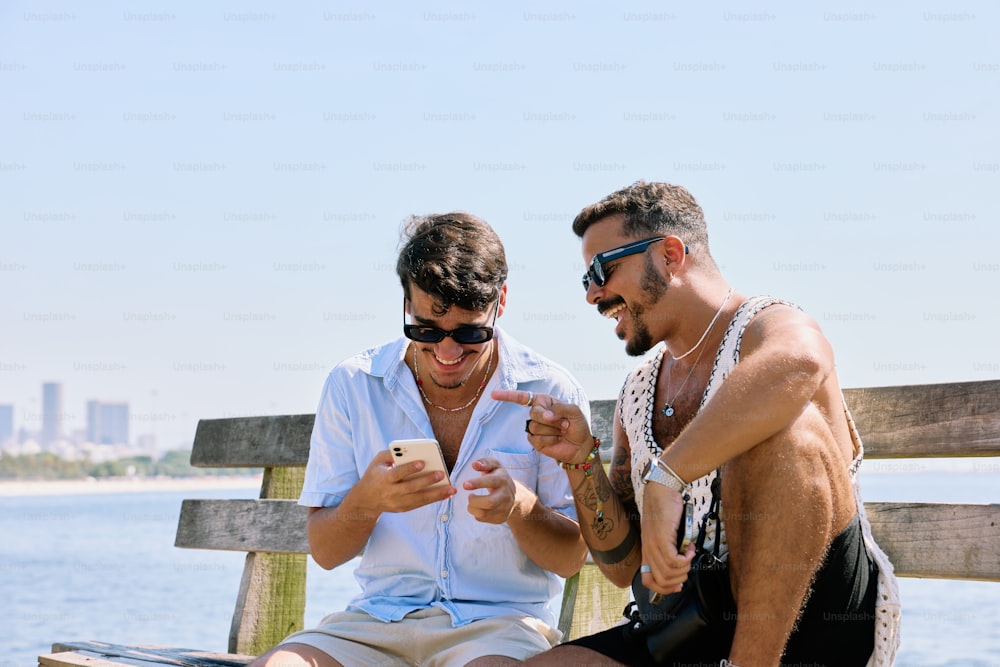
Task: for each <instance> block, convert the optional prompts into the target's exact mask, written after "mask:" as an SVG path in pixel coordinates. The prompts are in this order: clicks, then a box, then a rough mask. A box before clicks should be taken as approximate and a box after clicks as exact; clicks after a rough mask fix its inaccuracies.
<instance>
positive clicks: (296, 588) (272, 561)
mask: <svg viewBox="0 0 1000 667" xmlns="http://www.w3.org/2000/svg"><path fill="white" fill-rule="evenodd" d="M304 478H305V470H304V469H303V468H268V469H267V470H265V471H264V481H263V483H262V484H261V496H262V500H261V502H267V501H269V502H281V501H280V500H277V499H291V498H297V497H298V496H299V494H300V493H301V491H302V482H303V479H304ZM272 499H274V500H272ZM287 502H294V501H292V500H288V501H287ZM295 506H296V507H298V505H295ZM300 509H306V508H304V507H303V508H300ZM307 511H308V510H307ZM299 516H301V513H300V514H299ZM255 527H256V526H255ZM287 528H289V529H294V532H291V533H288V534H289V535H291V536H292V537H293V538H297V537H299V535H300V534H301V535H302V536H303V537H304V534H305V518H304V517H303V518H302V519H301V520H300V521H295V520H292V521H291V522H290V523H289V525H288V526H287ZM306 548H307V549H308V543H307V545H306ZM305 609H306V557H305V555H303V554H300V553H250V554H247V559H246V564H245V565H244V567H243V578H242V580H241V581H240V592H239V594H238V596H237V598H236V610H235V612H234V613H233V622H232V625H231V626H230V630H229V650H230V651H232V652H233V653H248V654H252V655H260V654H262V653H264V652H265V651H267V650H268V649H270V648H271V647H272V646H274V645H275V644H277V643H279V642H280V641H281V640H282V639H284V638H285V637H287V636H288V635H290V634H291V633H293V632H297V631H299V630H302V629H303V627H304V619H305Z"/></svg>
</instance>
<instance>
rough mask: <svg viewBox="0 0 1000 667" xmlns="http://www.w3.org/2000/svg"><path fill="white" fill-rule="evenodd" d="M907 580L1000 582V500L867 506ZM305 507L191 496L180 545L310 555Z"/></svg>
mask: <svg viewBox="0 0 1000 667" xmlns="http://www.w3.org/2000/svg"><path fill="white" fill-rule="evenodd" d="M865 509H866V511H867V513H868V517H869V519H871V522H872V532H873V534H874V535H875V539H876V541H877V542H878V543H879V545H880V546H881V547H882V548H883V549H884V550H885V552H886V553H887V554H888V555H889V560H890V561H892V563H893V566H894V567H895V568H896V573H897V574H898V575H899V576H903V577H935V578H941V579H979V580H983V581H1000V548H997V547H998V545H1000V505H971V504H970V505H952V504H944V503H865ZM306 513H307V510H306V508H304V507H299V506H298V505H297V504H296V503H295V501H290V500H185V501H184V503H183V505H182V506H181V519H180V526H179V527H178V529H177V541H176V543H175V546H178V547H185V548H198V549H220V550H224V551H270V552H277V553H308V552H309V544H308V541H307V539H306V532H305V518H306Z"/></svg>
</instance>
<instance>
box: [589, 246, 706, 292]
mask: <svg viewBox="0 0 1000 667" xmlns="http://www.w3.org/2000/svg"><path fill="white" fill-rule="evenodd" d="M665 238H666V237H665V236H654V237H653V238H649V239H643V240H641V241H633V242H632V243H626V244H625V245H623V246H619V247H618V248H613V249H611V250H608V251H607V252H599V253H597V254H596V255H594V259H592V260H590V267H589V268H588V269H587V272H586V273H585V274H583V289H590V282H591V281H593V282H594V284H595V285H597V286H598V287H602V286H603V285H604V283H606V282H607V281H608V274H607V273H605V271H604V264H605V263H606V262H610V261H612V260H615V259H621V258H622V257H628V256H629V255H637V254H639V253H640V252H645V251H646V248H648V247H649V246H650V245H652V244H653V243H656V242H657V241H662V240H663V239H665ZM684 249H685V250H687V247H686V246H685V248H684Z"/></svg>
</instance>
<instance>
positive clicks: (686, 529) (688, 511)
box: [649, 495, 694, 604]
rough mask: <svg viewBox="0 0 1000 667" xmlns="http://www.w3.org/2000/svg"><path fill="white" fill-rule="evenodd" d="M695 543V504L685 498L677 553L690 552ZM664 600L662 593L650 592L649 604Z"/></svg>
mask: <svg viewBox="0 0 1000 667" xmlns="http://www.w3.org/2000/svg"><path fill="white" fill-rule="evenodd" d="M693 541H694V503H692V502H691V500H690V499H689V498H688V496H686V495H685V496H684V508H683V509H682V510H681V521H680V523H679V524H678V525H677V553H678V554H679V555H681V556H683V555H684V553H685V552H686V551H687V550H688V547H689V546H690V545H691V542H693ZM661 599H663V595H662V594H661V593H657V592H656V591H650V592H649V603H650V604H659V602H660V600H661Z"/></svg>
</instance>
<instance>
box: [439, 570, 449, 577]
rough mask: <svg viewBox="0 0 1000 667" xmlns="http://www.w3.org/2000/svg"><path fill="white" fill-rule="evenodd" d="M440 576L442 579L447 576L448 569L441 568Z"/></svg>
mask: <svg viewBox="0 0 1000 667" xmlns="http://www.w3.org/2000/svg"><path fill="white" fill-rule="evenodd" d="M441 578H442V579H447V578H448V570H441Z"/></svg>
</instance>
